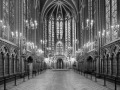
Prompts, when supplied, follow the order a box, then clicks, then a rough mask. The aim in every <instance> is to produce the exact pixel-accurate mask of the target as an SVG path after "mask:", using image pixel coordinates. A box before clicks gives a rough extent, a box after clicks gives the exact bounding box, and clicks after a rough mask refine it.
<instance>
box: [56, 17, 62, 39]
mask: <svg viewBox="0 0 120 90" xmlns="http://www.w3.org/2000/svg"><path fill="white" fill-rule="evenodd" d="M56 26H57V28H56V29H57V30H56V32H57V39H60V40H61V39H62V38H63V19H62V17H61V15H59V16H58V17H57V25H56Z"/></svg>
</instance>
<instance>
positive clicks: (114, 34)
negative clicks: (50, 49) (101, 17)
mask: <svg viewBox="0 0 120 90" xmlns="http://www.w3.org/2000/svg"><path fill="white" fill-rule="evenodd" d="M118 30H119V27H117V0H112V40H115V39H116V38H117V37H118Z"/></svg>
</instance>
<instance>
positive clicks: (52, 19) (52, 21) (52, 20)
mask: <svg viewBox="0 0 120 90" xmlns="http://www.w3.org/2000/svg"><path fill="white" fill-rule="evenodd" d="M51 23H52V54H53V55H54V43H55V42H54V41H55V40H54V18H53V17H52V18H51Z"/></svg>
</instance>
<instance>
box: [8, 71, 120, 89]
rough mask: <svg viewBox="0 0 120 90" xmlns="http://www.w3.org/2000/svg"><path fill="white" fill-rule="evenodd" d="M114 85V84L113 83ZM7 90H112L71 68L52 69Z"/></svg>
mask: <svg viewBox="0 0 120 90" xmlns="http://www.w3.org/2000/svg"><path fill="white" fill-rule="evenodd" d="M113 86H114V85H113ZM8 90H112V89H110V88H107V87H104V86H103V85H101V84H99V83H98V82H97V83H96V82H94V81H92V80H90V79H87V78H86V77H84V76H81V75H80V74H77V73H75V72H74V71H73V70H69V71H52V70H47V71H46V72H44V73H42V74H40V75H39V76H36V77H34V78H32V79H30V80H28V81H26V82H23V83H21V84H19V85H17V86H14V87H12V88H11V89H8ZM118 90H120V88H119V89H118Z"/></svg>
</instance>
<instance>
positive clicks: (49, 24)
mask: <svg viewBox="0 0 120 90" xmlns="http://www.w3.org/2000/svg"><path fill="white" fill-rule="evenodd" d="M51 31H52V30H51V20H49V48H51V34H52V32H51ZM50 53H51V51H50Z"/></svg>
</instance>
